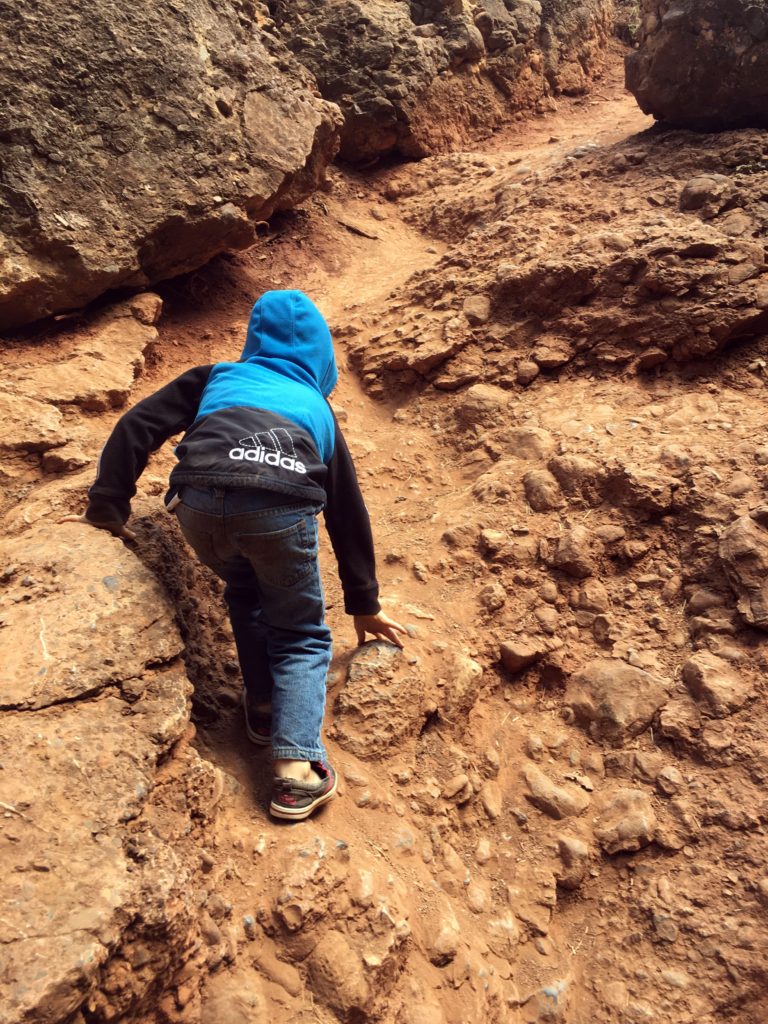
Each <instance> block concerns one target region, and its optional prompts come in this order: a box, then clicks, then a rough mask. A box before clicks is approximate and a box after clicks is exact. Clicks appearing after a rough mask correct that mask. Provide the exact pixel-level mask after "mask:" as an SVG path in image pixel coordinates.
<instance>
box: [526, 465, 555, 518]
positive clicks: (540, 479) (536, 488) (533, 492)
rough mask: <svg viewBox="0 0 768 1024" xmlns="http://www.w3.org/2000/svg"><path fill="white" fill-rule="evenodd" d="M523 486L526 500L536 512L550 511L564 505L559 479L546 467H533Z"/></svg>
mask: <svg viewBox="0 0 768 1024" xmlns="http://www.w3.org/2000/svg"><path fill="white" fill-rule="evenodd" d="M523 487H524V488H525V497H526V500H527V502H528V504H529V505H530V506H531V508H532V509H533V510H534V512H550V511H552V510H553V509H557V508H562V507H563V505H564V500H563V495H562V493H561V491H560V487H559V485H558V483H557V480H555V478H554V477H553V476H552V474H551V473H549V472H547V470H546V469H532V470H530V471H529V472H528V473H526V474H525V476H524V477H523Z"/></svg>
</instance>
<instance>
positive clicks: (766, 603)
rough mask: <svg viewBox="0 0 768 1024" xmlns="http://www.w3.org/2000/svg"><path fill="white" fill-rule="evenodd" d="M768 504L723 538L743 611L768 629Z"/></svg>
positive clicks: (734, 525)
mask: <svg viewBox="0 0 768 1024" xmlns="http://www.w3.org/2000/svg"><path fill="white" fill-rule="evenodd" d="M766 526H768V508H766V507H761V508H759V509H755V510H754V511H753V512H751V513H750V514H749V515H746V516H741V517H740V518H738V519H737V520H735V522H733V523H731V525H730V526H729V527H728V528H727V529H726V530H725V531H724V532H723V534H722V536H721V538H720V548H719V551H720V559H721V561H722V563H723V568H724V569H725V574H726V576H727V577H728V582H729V583H730V584H731V587H732V588H733V591H734V593H735V594H736V597H737V599H738V600H737V608H738V610H739V613H740V615H741V616H742V617H743V618H744V619H745V620H746V621H747V622H748V623H749V624H750V625H752V626H757V627H758V628H759V629H764V630H768V530H766Z"/></svg>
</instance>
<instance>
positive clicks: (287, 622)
mask: <svg viewBox="0 0 768 1024" xmlns="http://www.w3.org/2000/svg"><path fill="white" fill-rule="evenodd" d="M179 496H180V498H181V504H180V505H178V506H177V507H176V514H177V516H178V520H179V524H180V526H181V530H182V533H183V534H184V537H185V538H186V540H187V541H188V543H189V544H190V545H191V546H192V548H193V549H194V551H195V553H196V554H197V556H198V558H199V559H200V561H201V562H203V563H204V564H205V565H207V566H208V567H209V568H210V569H212V570H213V571H214V572H215V573H216V575H217V576H219V577H221V579H223V580H224V582H225V583H226V584H227V586H226V589H225V591H224V597H225V599H226V602H227V606H228V609H229V617H230V621H231V623H232V631H233V633H234V635H235V643H236V644H237V654H238V659H239V661H240V668H241V670H242V673H243V681H244V683H245V687H246V691H247V694H248V699H249V701H251V702H253V703H258V704H269V703H271V704H272V756H273V757H274V758H275V759H277V758H288V759H290V760H295V761H325V760H326V753H325V748H324V747H323V744H322V740H321V738H320V730H321V727H322V723H323V714H324V711H325V684H326V677H327V674H328V665H329V664H330V660H331V631H330V630H329V629H328V627H327V626H326V625H325V603H324V600H323V589H322V584H321V582H320V572H319V567H318V563H317V514H318V512H319V511H320V510H321V508H322V506H321V505H319V504H315V503H311V504H306V503H301V502H300V501H298V499H292V498H291V497H290V496H286V495H280V494H278V493H277V492H271V491H258V490H246V489H242V490H239V489H236V488H235V489H231V490H224V489H222V488H197V487H189V486H184V487H182V488H181V490H180V494H179ZM278 503H279V504H278Z"/></svg>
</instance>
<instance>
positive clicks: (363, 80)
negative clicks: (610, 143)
mask: <svg viewBox="0 0 768 1024" xmlns="http://www.w3.org/2000/svg"><path fill="white" fill-rule="evenodd" d="M272 6H273V7H274V8H275V18H276V21H277V24H278V26H279V27H280V30H281V32H282V33H283V35H284V38H285V41H286V43H287V44H288V46H289V47H290V48H291V49H292V50H293V52H294V53H295V54H296V55H297V57H298V58H299V60H301V61H302V63H303V64H305V65H306V66H307V67H308V68H309V69H310V70H311V71H312V73H313V74H314V75H315V77H316V79H317V82H318V85H319V87H320V90H321V92H322V94H323V96H324V97H325V98H326V99H329V100H333V102H334V103H338V104H339V106H340V107H341V109H342V111H343V113H344V128H343V131H342V148H341V155H342V156H343V157H344V158H345V159H348V160H354V161H364V160H370V159H373V158H376V157H378V156H380V155H382V154H384V153H389V152H396V153H399V154H402V155H403V156H406V157H416V158H420V157H424V156H426V155H427V154H429V153H434V152H440V151H445V150H448V149H452V148H455V147H456V145H457V144H459V143H460V142H461V141H463V140H466V139H467V138H469V137H473V136H475V137H476V136H477V135H478V134H479V133H487V132H488V131H489V130H491V129H493V128H494V127H496V126H498V125H499V124H501V123H503V122H504V121H505V120H508V119H509V117H510V116H511V115H512V114H514V113H515V112H516V111H520V110H526V109H532V108H534V107H535V106H536V105H537V104H538V103H540V102H541V101H542V99H545V98H551V97H552V96H555V95H558V94H559V93H566V94H569V95H573V94H578V93H583V92H585V91H586V90H587V89H588V86H589V80H590V77H591V76H593V75H594V74H595V73H596V72H598V71H599V70H600V68H601V63H602V55H601V53H602V49H603V48H604V46H605V43H606V40H607V38H608V36H609V35H610V32H611V28H612V25H611V18H612V11H613V4H612V0H587V2H585V3H581V4H579V5H571V4H561V3H557V2H555V0H544V2H543V3H539V2H538V0H511V2H506V3H501V2H500V0H482V2H480V3H476V4H468V3H464V2H462V0H451V2H449V3H445V2H442V0H424V2H419V3H406V2H404V0H400V2H397V3H384V2H382V0H334V2H331V3H325V4H317V3H313V2H311V0H278V2H277V3H275V4H273V5H272ZM550 102H551V99H550Z"/></svg>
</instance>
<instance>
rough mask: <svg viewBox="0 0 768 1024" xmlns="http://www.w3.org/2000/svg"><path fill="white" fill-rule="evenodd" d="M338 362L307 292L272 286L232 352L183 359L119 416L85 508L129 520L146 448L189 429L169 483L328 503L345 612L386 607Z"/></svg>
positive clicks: (96, 516) (93, 515)
mask: <svg viewBox="0 0 768 1024" xmlns="http://www.w3.org/2000/svg"><path fill="white" fill-rule="evenodd" d="M337 377H338V374H337V370H336V360H335V358H334V354H333V344H332V341H331V334H330V331H329V330H328V325H327V324H326V322H325V320H324V318H323V316H322V314H321V313H320V311H319V310H318V309H317V307H316V306H315V305H314V304H313V303H312V302H311V300H310V299H308V298H307V296H306V295H304V294H303V293H302V292H298V291H274V292H266V293H265V294H264V295H262V297H261V298H260V299H259V301H258V302H257V303H256V305H255V306H254V307H253V310H252V312H251V318H250V321H249V323H248V333H247V336H246V342H245V348H244V349H243V354H242V356H241V357H240V361H239V362H237V363H215V364H213V365H209V366H196V367H194V368H193V369H191V370H187V372H186V373H183V374H182V375H181V376H180V377H177V378H176V380H173V381H171V383H170V384H167V385H166V386H165V387H164V388H161V389H160V390H159V391H157V392H155V394H153V395H150V396H149V397H148V398H145V399H144V400H143V401H142V402H139V403H138V404H137V405H136V406H134V408H133V409H131V410H130V411H129V412H127V413H126V414H125V415H124V416H123V417H122V418H121V419H120V420H119V421H118V423H117V424H116V426H115V428H114V430H113V431H112V434H111V435H110V437H109V439H108V441H107V443H106V445H105V446H104V450H103V452H102V454H101V459H100V460H99V468H98V474H97V477H96V482H95V483H94V485H93V487H91V489H90V490H89V492H88V497H89V504H88V509H87V512H86V516H87V518H88V519H91V520H93V522H112V523H124V522H125V521H126V520H127V519H128V516H129V515H130V510H131V499H132V498H133V496H134V495H135V493H136V481H137V480H138V478H139V477H140V476H141V474H142V472H143V471H144V468H145V467H146V465H147V461H148V459H149V455H150V453H151V452H153V451H155V450H156V449H157V448H159V447H160V445H161V444H162V443H163V442H164V441H166V440H167V439H168V438H169V437H171V436H173V435H174V434H178V433H180V432H181V431H182V430H183V431H185V433H184V437H183V438H182V440H181V442H180V444H179V445H178V447H177V448H176V457H177V458H178V460H179V461H178V465H177V466H176V467H175V468H174V469H173V472H172V473H171V480H170V483H171V492H170V493H174V492H175V491H178V490H179V488H180V487H181V486H183V485H184V484H191V485H194V486H198V487H199V486H207V487H223V488H231V487H247V488H254V489H257V490H267V491H274V492H276V495H275V497H276V503H278V501H279V495H286V496H287V497H288V498H289V500H290V499H295V500H296V501H297V502H302V501H306V502H308V503H312V502H317V503H318V504H322V505H324V512H325V522H326V526H327V527H328V533H329V534H330V538H331V543H332V545H333V550H334V553H335V555H336V559H337V561H338V564H339V576H340V578H341V583H342V587H343V590H344V605H345V609H346V611H347V612H348V613H349V614H350V615H371V614H375V613H376V612H378V611H379V607H380V606H379V602H378V589H379V588H378V584H377V582H376V574H375V561H374V553H373V538H372V535H371V527H370V521H369V518H368V512H367V510H366V507H365V503H364V502H363V498H362V495H361V493H360V487H359V485H358V482H357V476H356V474H355V468H354V465H353V463H352V458H351V456H350V454H349V450H348V448H347V446H346V443H345V441H344V438H343V436H342V433H341V430H340V429H339V425H338V423H337V421H336V417H335V416H334V414H333V411H332V409H331V407H330V405H329V404H328V401H327V396H328V395H329V394H330V393H331V391H332V390H333V388H334V386H335V384H336V380H337Z"/></svg>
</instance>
